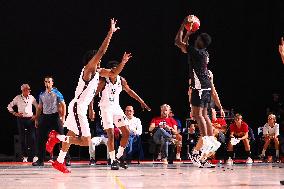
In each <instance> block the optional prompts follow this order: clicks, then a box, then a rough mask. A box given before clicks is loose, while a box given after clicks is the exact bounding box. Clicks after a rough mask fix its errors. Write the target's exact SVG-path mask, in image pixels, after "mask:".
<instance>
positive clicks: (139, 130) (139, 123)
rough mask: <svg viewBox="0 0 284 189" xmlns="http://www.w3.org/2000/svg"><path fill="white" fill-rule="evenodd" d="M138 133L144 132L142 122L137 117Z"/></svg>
mask: <svg viewBox="0 0 284 189" xmlns="http://www.w3.org/2000/svg"><path fill="white" fill-rule="evenodd" d="M137 134H138V135H141V134H142V124H141V120H140V119H139V118H137Z"/></svg>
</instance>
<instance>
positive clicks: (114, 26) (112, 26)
mask: <svg viewBox="0 0 284 189" xmlns="http://www.w3.org/2000/svg"><path fill="white" fill-rule="evenodd" d="M110 23H111V27H110V30H111V32H113V33H114V32H116V31H117V30H119V29H120V28H119V27H116V23H117V20H115V19H114V18H112V19H111V20H110Z"/></svg>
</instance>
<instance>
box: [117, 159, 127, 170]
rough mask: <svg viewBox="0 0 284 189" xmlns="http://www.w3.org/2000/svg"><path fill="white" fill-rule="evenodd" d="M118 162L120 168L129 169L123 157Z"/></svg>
mask: <svg viewBox="0 0 284 189" xmlns="http://www.w3.org/2000/svg"><path fill="white" fill-rule="evenodd" d="M118 161H119V166H120V167H122V168H123V169H127V168H128V165H127V163H126V162H125V161H124V158H123V157H120V158H119V159H118Z"/></svg>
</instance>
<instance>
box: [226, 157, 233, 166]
mask: <svg viewBox="0 0 284 189" xmlns="http://www.w3.org/2000/svg"><path fill="white" fill-rule="evenodd" d="M233 164H234V161H233V160H232V158H231V157H229V159H228V160H227V165H233Z"/></svg>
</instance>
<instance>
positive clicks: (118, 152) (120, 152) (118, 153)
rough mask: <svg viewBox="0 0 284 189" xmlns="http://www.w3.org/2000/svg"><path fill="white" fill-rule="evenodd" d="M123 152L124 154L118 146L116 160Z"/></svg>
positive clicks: (122, 149)
mask: <svg viewBox="0 0 284 189" xmlns="http://www.w3.org/2000/svg"><path fill="white" fill-rule="evenodd" d="M123 152H124V148H123V147H122V146H119V147H118V150H117V154H116V157H117V159H119V158H120V157H121V156H123Z"/></svg>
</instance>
